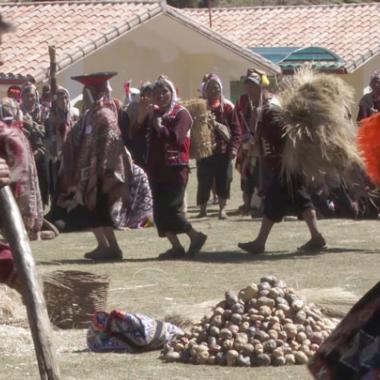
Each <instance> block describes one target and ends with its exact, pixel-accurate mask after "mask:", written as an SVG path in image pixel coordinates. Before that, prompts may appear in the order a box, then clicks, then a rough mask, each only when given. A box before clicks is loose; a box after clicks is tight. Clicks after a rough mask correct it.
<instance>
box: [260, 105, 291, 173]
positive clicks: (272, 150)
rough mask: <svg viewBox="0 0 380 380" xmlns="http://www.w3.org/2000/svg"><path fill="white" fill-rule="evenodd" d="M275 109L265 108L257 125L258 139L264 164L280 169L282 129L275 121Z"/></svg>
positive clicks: (282, 143) (282, 140)
mask: <svg viewBox="0 0 380 380" xmlns="http://www.w3.org/2000/svg"><path fill="white" fill-rule="evenodd" d="M275 112H276V111H275V109H274V108H273V107H269V106H268V107H265V108H264V109H263V113H262V118H261V120H260V121H259V123H258V130H257V133H258V137H259V140H260V142H261V146H262V152H263V155H264V163H265V164H266V165H268V166H269V167H272V168H280V166H281V156H282V151H283V149H284V138H283V133H284V127H283V125H282V124H281V123H279V122H278V121H277V119H276V117H275V116H276V115H275Z"/></svg>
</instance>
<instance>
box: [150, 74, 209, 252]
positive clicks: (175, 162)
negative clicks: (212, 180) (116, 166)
mask: <svg viewBox="0 0 380 380" xmlns="http://www.w3.org/2000/svg"><path fill="white" fill-rule="evenodd" d="M152 100H153V104H149V105H146V108H147V112H148V113H149V118H148V120H147V123H148V130H149V139H148V157H147V173H148V177H149V181H150V186H151V189H152V195H153V216H154V221H155V224H156V227H157V231H158V234H159V236H160V237H166V238H167V239H168V240H169V242H170V244H171V246H172V247H171V248H170V249H169V250H168V251H167V252H165V253H164V254H162V255H161V256H160V257H161V258H163V259H165V258H169V259H170V258H181V257H184V256H185V255H186V252H185V249H184V247H183V246H182V244H181V242H180V241H179V239H178V235H179V234H182V233H185V234H187V235H188V237H189V238H190V246H189V249H188V251H187V253H188V255H190V256H191V255H194V254H196V253H198V252H199V251H200V250H201V249H202V247H203V245H204V243H205V242H206V240H207V235H205V234H203V233H202V232H198V231H196V230H195V229H194V228H193V227H192V225H191V224H190V223H189V222H188V220H187V219H186V217H185V214H184V212H183V211H182V205H183V201H184V195H185V190H186V185H187V182H188V178H189V149H190V128H191V125H192V119H191V116H190V114H189V112H188V111H187V110H186V109H185V108H184V107H183V106H181V105H180V104H178V103H177V94H176V89H175V87H174V85H173V83H172V82H171V81H169V80H168V79H167V78H165V77H160V78H159V79H158V80H157V81H156V82H155V83H154V85H153V99H152Z"/></svg>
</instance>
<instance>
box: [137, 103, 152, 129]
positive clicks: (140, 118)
mask: <svg viewBox="0 0 380 380" xmlns="http://www.w3.org/2000/svg"><path fill="white" fill-rule="evenodd" d="M153 109H154V105H153V104H152V103H151V101H150V99H149V98H146V97H142V98H141V99H140V101H139V107H138V112H137V122H138V123H139V124H142V123H143V122H144V120H145V118H146V117H147V116H148V115H150V114H152V113H153Z"/></svg>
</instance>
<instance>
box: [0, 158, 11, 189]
mask: <svg viewBox="0 0 380 380" xmlns="http://www.w3.org/2000/svg"><path fill="white" fill-rule="evenodd" d="M10 183H11V178H10V172H9V167H8V165H7V163H6V161H5V160H4V159H2V158H0V187H3V186H6V185H9V184H10Z"/></svg>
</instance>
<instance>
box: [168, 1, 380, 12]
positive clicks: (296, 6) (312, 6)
mask: <svg viewBox="0 0 380 380" xmlns="http://www.w3.org/2000/svg"><path fill="white" fill-rule="evenodd" d="M364 6H377V7H380V3H377V2H369V3H344V4H331V3H329V4H294V5H254V6H251V7H249V6H245V7H213V8H211V10H212V11H213V12H214V11H229V10H233V11H237V10H250V9H271V8H273V9H280V8H291V9H295V8H345V7H357V8H360V7H364ZM174 8H175V7H174ZM175 9H179V10H185V11H194V10H195V11H202V12H206V11H208V8H175Z"/></svg>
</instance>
